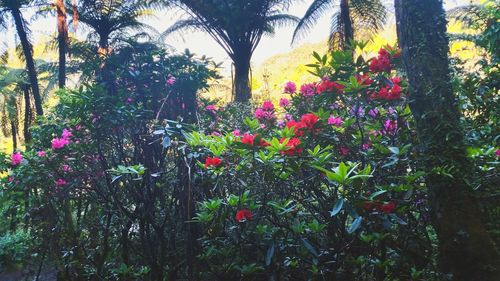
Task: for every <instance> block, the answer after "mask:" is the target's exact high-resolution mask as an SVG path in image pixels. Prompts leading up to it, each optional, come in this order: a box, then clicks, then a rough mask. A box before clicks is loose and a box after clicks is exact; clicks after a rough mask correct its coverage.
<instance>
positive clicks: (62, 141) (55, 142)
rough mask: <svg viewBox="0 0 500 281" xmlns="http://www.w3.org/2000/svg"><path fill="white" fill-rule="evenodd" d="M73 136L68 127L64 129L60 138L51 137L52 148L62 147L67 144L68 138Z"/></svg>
mask: <svg viewBox="0 0 500 281" xmlns="http://www.w3.org/2000/svg"><path fill="white" fill-rule="evenodd" d="M72 136H73V133H71V131H69V130H68V129H64V130H63V132H62V134H61V137H60V138H54V139H52V149H54V150H56V149H63V148H64V147H65V146H66V145H68V144H69V143H70V142H71V140H70V138H71V137H72Z"/></svg>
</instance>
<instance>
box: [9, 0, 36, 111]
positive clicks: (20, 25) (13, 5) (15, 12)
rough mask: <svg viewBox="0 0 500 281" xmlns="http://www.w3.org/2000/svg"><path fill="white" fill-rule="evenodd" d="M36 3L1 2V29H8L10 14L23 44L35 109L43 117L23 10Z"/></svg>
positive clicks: (29, 1)
mask: <svg viewBox="0 0 500 281" xmlns="http://www.w3.org/2000/svg"><path fill="white" fill-rule="evenodd" d="M33 3H34V1H31V0H0V28H2V27H3V28H5V27H6V22H7V20H6V18H7V16H8V15H9V14H10V16H12V19H13V20H14V25H15V27H16V31H17V35H18V36H19V40H20V42H21V46H22V50H23V54H24V58H25V61H26V70H27V71H28V77H29V82H30V85H31V90H32V93H33V99H34V100H35V109H36V114H37V115H43V107H42V97H41V95H40V88H39V85H38V76H37V71H36V67H35V60H34V59H33V48H32V45H31V43H30V41H29V39H28V35H29V28H28V25H27V23H26V21H25V20H24V18H23V14H22V12H21V9H23V8H26V7H29V5H32V4H33Z"/></svg>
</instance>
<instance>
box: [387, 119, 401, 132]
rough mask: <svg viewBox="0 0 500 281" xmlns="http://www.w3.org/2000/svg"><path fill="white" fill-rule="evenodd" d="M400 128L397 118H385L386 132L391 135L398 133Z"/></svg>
mask: <svg viewBox="0 0 500 281" xmlns="http://www.w3.org/2000/svg"><path fill="white" fill-rule="evenodd" d="M397 130H398V121H396V120H385V122H384V132H385V133H387V134H390V135H394V134H396V131H397Z"/></svg>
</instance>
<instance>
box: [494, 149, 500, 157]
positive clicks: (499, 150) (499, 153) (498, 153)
mask: <svg viewBox="0 0 500 281" xmlns="http://www.w3.org/2000/svg"><path fill="white" fill-rule="evenodd" d="M495 156H496V157H500V149H497V151H495Z"/></svg>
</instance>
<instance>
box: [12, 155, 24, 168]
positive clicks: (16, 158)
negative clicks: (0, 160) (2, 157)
mask: <svg viewBox="0 0 500 281" xmlns="http://www.w3.org/2000/svg"><path fill="white" fill-rule="evenodd" d="M22 161H23V155H22V154H21V153H20V152H14V153H12V155H11V156H10V163H11V164H12V166H17V165H19V164H21V162H22Z"/></svg>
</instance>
